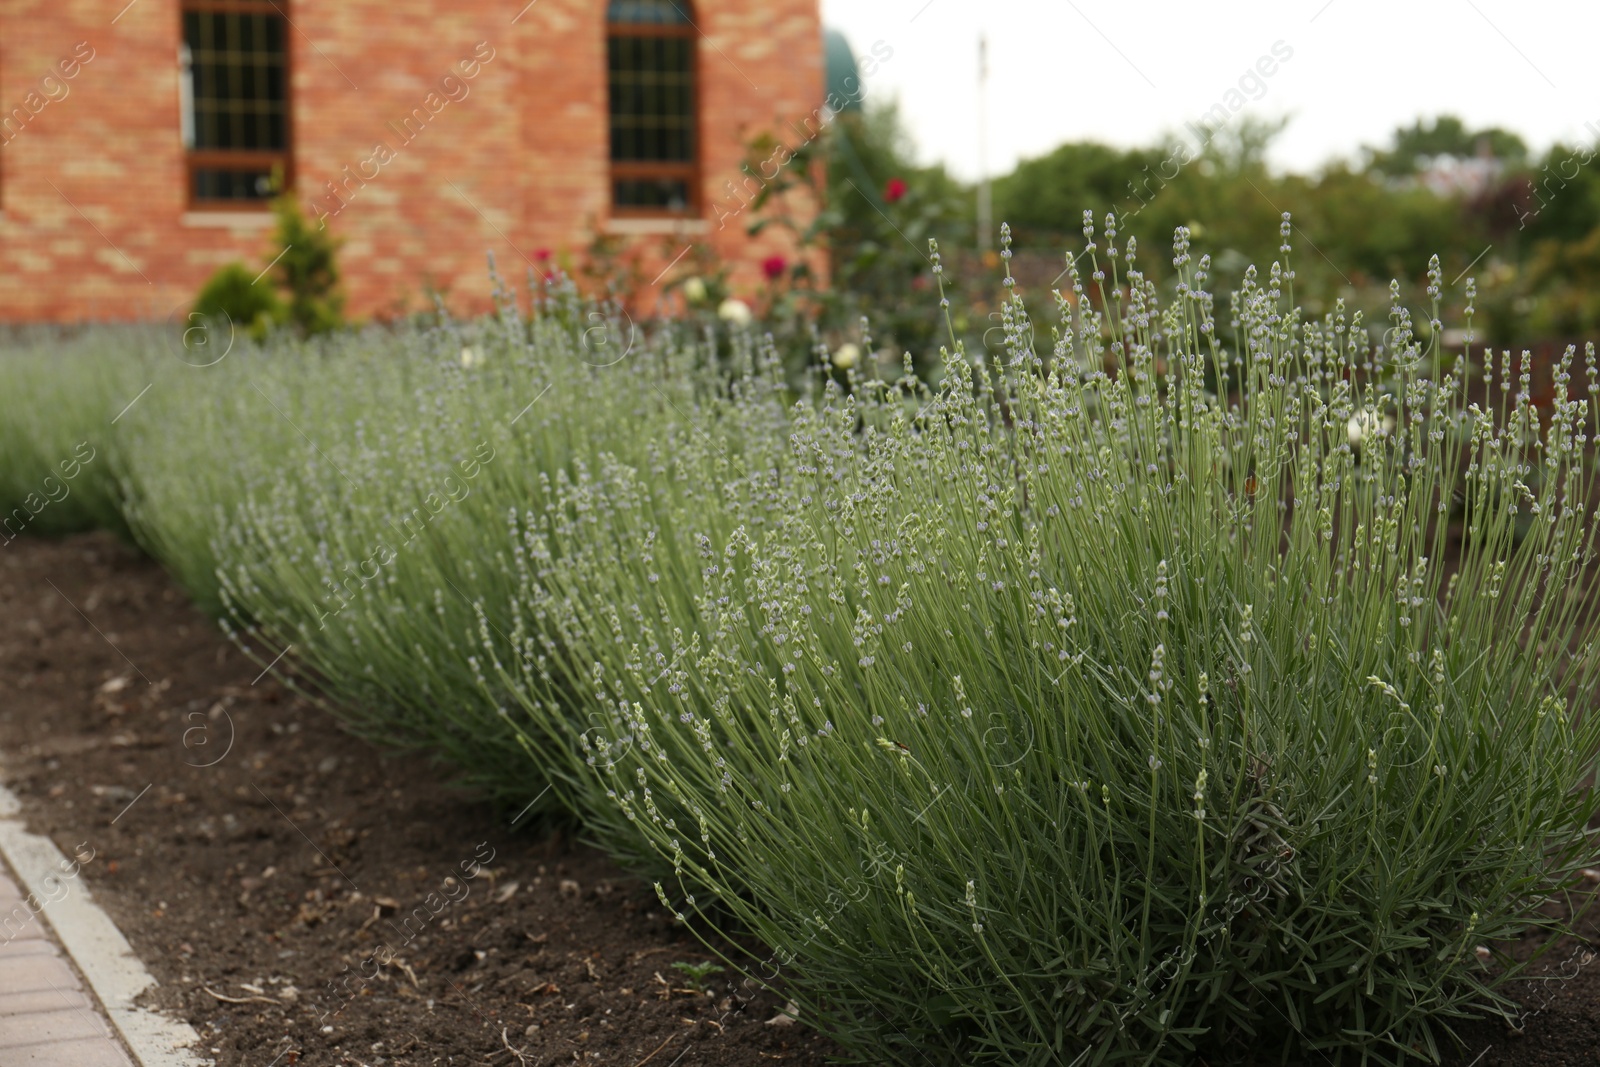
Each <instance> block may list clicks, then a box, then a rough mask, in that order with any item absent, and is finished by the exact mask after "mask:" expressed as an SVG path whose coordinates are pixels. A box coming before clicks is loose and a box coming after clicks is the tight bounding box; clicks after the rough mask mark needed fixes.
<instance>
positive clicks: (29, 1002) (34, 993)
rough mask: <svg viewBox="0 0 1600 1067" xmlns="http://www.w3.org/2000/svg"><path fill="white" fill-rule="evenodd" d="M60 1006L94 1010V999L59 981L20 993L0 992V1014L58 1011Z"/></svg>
mask: <svg viewBox="0 0 1600 1067" xmlns="http://www.w3.org/2000/svg"><path fill="white" fill-rule="evenodd" d="M62 1008H72V1009H77V1008H83V1009H85V1010H87V1011H94V1010H95V1007H94V1001H92V1000H90V999H89V998H88V997H86V996H84V995H83V993H82V992H81V991H79V990H77V989H73V988H72V987H71V986H67V985H63V984H61V983H60V982H56V983H54V984H53V985H51V986H46V987H45V988H44V989H32V990H28V991H26V992H22V993H0V1016H4V1015H28V1014H31V1013H33V1012H40V1011H60V1010H61V1009H62Z"/></svg>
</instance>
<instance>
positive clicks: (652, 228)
mask: <svg viewBox="0 0 1600 1067" xmlns="http://www.w3.org/2000/svg"><path fill="white" fill-rule="evenodd" d="M600 229H601V230H602V231H603V232H605V233H610V234H616V235H618V236H635V235H639V234H657V233H666V234H674V233H708V232H710V230H711V223H709V222H707V221H706V220H705V219H697V218H686V217H668V216H662V217H660V218H651V217H649V216H642V217H628V216H624V217H622V218H611V219H607V220H606V221H605V222H603V223H601V225H600Z"/></svg>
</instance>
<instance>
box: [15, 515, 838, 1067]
mask: <svg viewBox="0 0 1600 1067" xmlns="http://www.w3.org/2000/svg"><path fill="white" fill-rule="evenodd" d="M260 673H261V672H260V668H259V667H257V666H256V665H255V664H253V663H252V662H251V661H250V660H248V659H247V658H246V657H245V656H244V655H242V654H241V653H240V652H239V651H238V650H237V649H235V648H234V647H233V646H232V645H231V644H229V643H228V641H227V640H226V639H225V638H224V637H223V636H222V635H221V634H219V633H218V631H217V629H216V628H215V626H214V625H213V624H212V623H211V622H210V621H209V620H207V619H206V618H205V617H204V616H203V615H201V614H200V613H199V612H198V611H197V610H195V608H193V607H192V606H191V605H190V604H189V602H188V601H187V599H186V598H185V597H184V596H183V594H182V592H181V591H180V590H179V589H178V588H177V587H176V586H175V585H174V584H173V583H172V582H171V580H170V579H169V578H168V577H167V575H166V574H165V573H164V572H163V571H162V570H161V568H160V567H159V566H158V565H156V564H155V563H152V562H151V561H150V560H148V559H147V558H145V557H143V556H141V555H139V554H138V553H137V552H135V551H134V550H132V549H130V548H128V547H127V546H125V545H123V544H121V543H119V542H118V541H116V540H115V539H113V538H111V537H109V536H107V535H104V534H94V535H84V536H77V537H72V538H68V539H66V540H63V541H41V540H35V539H31V538H19V539H17V540H15V541H12V542H10V543H9V544H5V545H0V754H3V757H4V760H5V764H4V767H3V768H0V776H3V778H4V780H5V781H6V783H7V784H8V785H9V786H10V787H11V788H12V789H13V790H14V791H15V792H16V793H17V794H18V795H19V796H20V797H21V799H22V802H23V806H24V814H25V816H26V818H27V820H28V822H29V823H30V825H31V828H32V829H33V830H34V831H35V832H39V833H45V834H48V835H49V836H50V837H51V838H53V839H54V840H55V842H56V844H57V845H58V847H60V848H61V850H62V851H63V852H65V853H67V854H68V855H72V854H73V853H74V852H77V853H80V854H83V855H88V854H89V853H91V852H92V854H93V860H92V861H91V862H89V863H88V864H87V865H86V866H85V867H84V868H83V870H82V873H81V874H80V875H79V877H80V878H82V879H84V880H85V881H86V882H87V884H88V886H89V888H90V890H91V892H92V893H93V894H94V896H95V898H96V899H97V900H98V901H99V902H100V903H101V904H102V905H103V906H104V907H105V908H106V910H107V911H108V912H109V913H110V915H111V917H112V918H113V919H114V920H115V921H116V923H117V925H118V926H119V927H121V929H122V931H123V932H124V933H125V934H126V935H127V937H128V940H129V941H130V942H131V943H132V944H133V948H134V950H135V951H136V952H137V953H138V954H139V956H140V957H141V958H142V959H143V960H144V961H145V963H146V965H147V966H148V967H149V968H150V970H151V972H152V973H153V974H154V975H155V976H156V978H157V979H158V981H159V982H160V983H161V984H160V986H159V987H158V988H156V989H154V990H152V991H151V993H149V994H147V1003H149V1004H150V1005H151V1006H154V1007H158V1008H161V1009H164V1010H166V1011H168V1012H170V1013H172V1014H174V1015H176V1016H178V1017H181V1018H183V1019H186V1020H188V1021H189V1022H190V1023H191V1024H192V1025H193V1026H194V1027H195V1029H196V1030H197V1031H198V1032H199V1034H200V1038H201V1041H200V1046H199V1048H198V1051H199V1052H200V1053H202V1054H206V1053H211V1054H212V1056H213V1058H214V1059H215V1060H216V1062H217V1063H218V1064H219V1065H221V1067H235V1065H244V1064H249V1065H251V1067H266V1065H267V1064H269V1063H270V1064H272V1065H273V1067H286V1065H290V1064H300V1065H307V1067H309V1065H317V1067H321V1065H334V1064H367V1065H372V1067H377V1065H380V1064H391V1065H397V1067H398V1065H424V1064H428V1065H431V1064H463V1065H465V1064H472V1065H479V1064H489V1065H494V1067H505V1065H512V1067H533V1065H536V1064H537V1065H541V1067H543V1065H549V1064H561V1063H581V1064H618V1065H621V1067H637V1065H641V1064H644V1063H646V1062H648V1063H649V1064H651V1065H654V1067H673V1065H677V1067H686V1065H689V1064H708V1065H717V1067H753V1065H755V1064H769V1063H774V1062H785V1063H788V1064H794V1065H800V1067H809V1065H814V1064H822V1063H825V1062H828V1059H829V1057H830V1056H837V1055H838V1051H837V1049H835V1048H834V1047H833V1046H832V1045H830V1044H829V1043H828V1042H827V1041H826V1040H825V1039H823V1038H821V1037H820V1036H818V1035H816V1034H814V1033H812V1032H811V1031H810V1030H808V1029H807V1028H806V1027H804V1026H802V1025H783V1024H782V1023H779V1024H769V1023H768V1020H771V1019H774V1018H775V1017H778V1016H780V1014H781V1009H782V1008H783V1004H782V1003H781V1002H780V1001H778V1000H776V999H774V998H773V997H772V996H771V995H770V994H764V993H759V994H758V993H756V992H755V991H753V990H748V989H745V990H740V989H737V988H734V987H733V986H732V984H731V983H730V982H729V981H728V976H727V975H726V974H722V975H714V976H711V977H709V978H708V979H707V980H706V984H707V985H708V986H709V987H710V992H709V995H708V993H707V992H705V991H697V990H694V989H691V988H689V987H690V986H691V985H692V984H693V983H692V982H691V981H690V980H688V979H687V978H686V977H685V975H684V974H683V973H681V972H680V971H678V970H675V969H674V968H673V967H672V964H674V963H678V962H684V963H696V962H700V961H707V960H710V959H712V958H713V957H712V954H711V953H710V952H708V951H707V950H706V949H705V948H704V946H702V945H701V944H700V943H699V942H698V941H697V940H696V939H695V938H694V937H693V936H692V935H691V934H690V933H689V932H688V931H687V930H685V929H684V928H683V927H681V926H679V925H678V924H677V923H675V922H674V921H673V920H671V919H670V918H669V917H668V916H666V915H664V914H663V913H662V910H661V907H660V905H659V902H658V901H657V900H656V898H655V894H654V891H653V890H651V889H650V887H648V886H646V885H642V884H641V883H639V882H638V881H637V880H635V879H632V878H630V877H628V876H627V875H626V874H625V873H624V872H623V871H621V870H620V869H619V868H617V867H616V866H615V865H614V864H612V863H610V862H609V861H608V860H607V859H606V858H605V857H604V856H601V855H599V854H597V853H595V852H594V851H592V850H589V849H586V848H584V847H581V846H576V845H573V844H570V843H569V842H568V841H567V840H566V839H564V838H563V837H562V836H561V835H560V834H559V833H558V832H556V831H553V830H550V829H548V828H543V829H541V828H533V829H528V828H526V827H525V826H519V827H518V828H513V827H512V826H511V825H510V824H511V823H512V821H513V817H514V815H515V813H509V814H508V813H502V812H499V811H496V810H495V809H492V808H490V807H488V806H486V805H485V804H483V803H481V802H479V801H477V800H475V799H474V798H473V797H472V796H471V795H469V794H465V793H463V792H460V791H458V790H453V789H451V788H450V787H448V786H446V785H442V784H439V783H440V782H441V781H442V780H443V778H444V777H445V775H443V774H442V773H441V772H440V770H439V769H437V768H434V767H431V766H430V765H429V764H428V763H427V762H425V761H424V760H423V759H421V758H419V757H417V756H396V755H393V754H385V753H381V752H379V751H377V750H375V749H374V748H372V747H371V746H369V745H367V744H365V743H363V742H361V741H358V740H356V739H354V738H352V737H350V736H348V735H346V734H344V733H342V732H341V731H340V730H338V729H337V728H336V727H335V726H334V725H333V723H332V721H331V720H330V718H329V717H328V716H327V715H326V714H325V713H323V712H321V711H319V710H318V709H316V708H314V707H312V706H311V705H309V704H307V703H306V702H305V701H303V700H302V699H300V698H299V697H297V696H296V695H294V694H293V693H292V692H291V691H289V690H287V689H285V688H283V687H282V686H280V685H279V684H278V683H277V682H276V681H274V680H273V679H272V677H271V676H270V675H269V676H266V677H260V678H259V679H258V676H259V675H260ZM208 764H209V766H208ZM529 799H530V800H531V799H532V798H531V797H530V798H529ZM526 821H527V820H524V822H526ZM471 874H476V877H469V875H471ZM48 914H49V911H48V909H46V915H47V916H48ZM390 953H392V962H390V963H389V965H388V966H382V965H381V962H382V961H383V960H384V959H386V958H388V957H389V954H390ZM274 1057H276V1058H274Z"/></svg>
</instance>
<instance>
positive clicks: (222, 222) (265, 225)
mask: <svg viewBox="0 0 1600 1067" xmlns="http://www.w3.org/2000/svg"><path fill="white" fill-rule="evenodd" d="M179 221H180V222H181V223H182V224H183V225H185V226H198V227H205V226H214V227H219V228H223V229H229V230H265V229H270V228H271V227H272V225H273V223H274V222H275V221H276V220H275V219H274V218H273V216H272V212H270V211H185V212H184V213H183V217H182V218H181V219H179Z"/></svg>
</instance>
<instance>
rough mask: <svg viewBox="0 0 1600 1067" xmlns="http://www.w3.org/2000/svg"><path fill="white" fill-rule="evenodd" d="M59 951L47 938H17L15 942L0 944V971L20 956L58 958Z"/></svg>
mask: <svg viewBox="0 0 1600 1067" xmlns="http://www.w3.org/2000/svg"><path fill="white" fill-rule="evenodd" d="M59 955H61V950H60V949H58V948H56V946H55V942H53V941H51V940H50V939H49V938H48V937H19V938H17V939H16V940H15V941H6V942H4V943H0V970H4V969H5V967H6V965H7V963H8V962H9V961H10V960H14V959H18V958H20V957H22V956H59Z"/></svg>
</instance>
